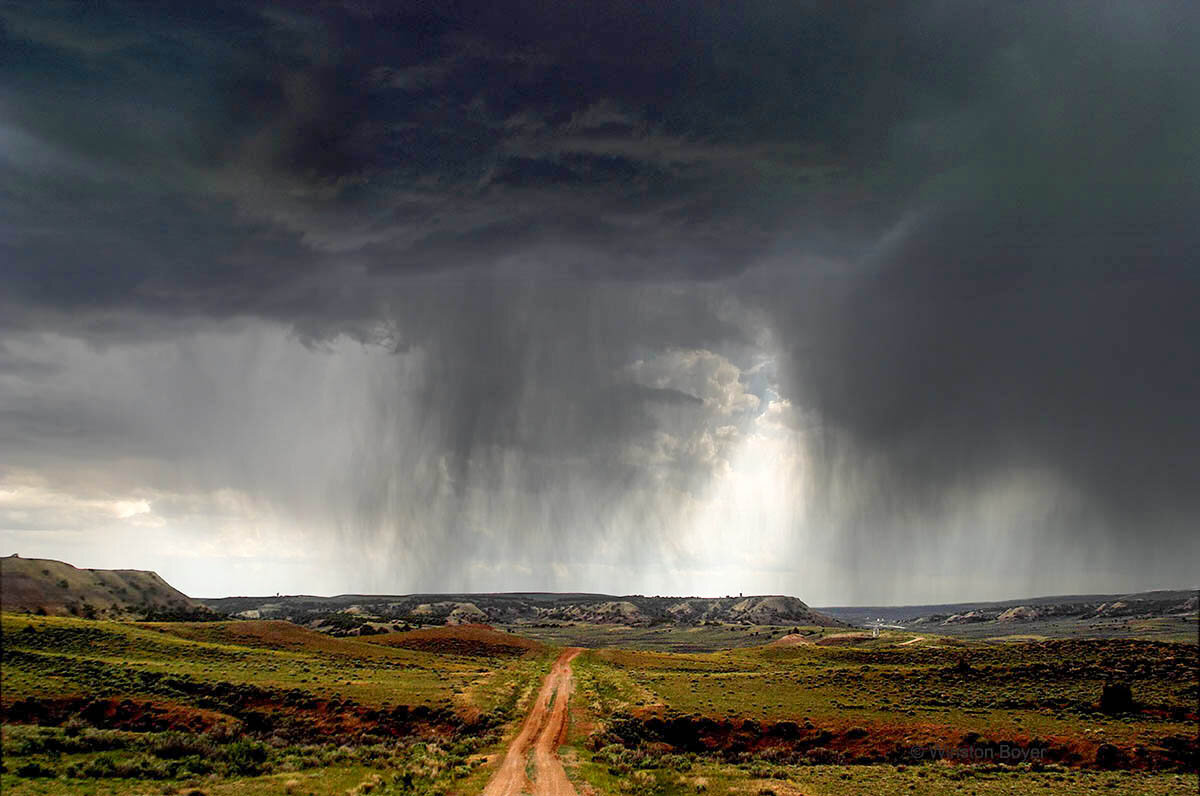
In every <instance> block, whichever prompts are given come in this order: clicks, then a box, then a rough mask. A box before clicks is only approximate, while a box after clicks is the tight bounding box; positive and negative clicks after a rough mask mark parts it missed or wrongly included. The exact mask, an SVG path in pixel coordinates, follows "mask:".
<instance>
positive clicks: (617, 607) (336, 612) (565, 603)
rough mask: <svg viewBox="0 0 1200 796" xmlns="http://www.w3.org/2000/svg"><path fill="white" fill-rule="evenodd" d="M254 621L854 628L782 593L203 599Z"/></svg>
mask: <svg viewBox="0 0 1200 796" xmlns="http://www.w3.org/2000/svg"><path fill="white" fill-rule="evenodd" d="M203 602H204V603H205V604H206V605H208V606H209V607H210V608H213V609H214V610H216V611H219V612H222V613H226V614H230V615H232V616H238V617H244V618H248V619H288V620H290V621H292V622H296V623H298V624H305V625H308V626H310V627H312V628H314V629H318V630H322V631H324V632H328V633H332V634H334V635H362V634H364V628H366V631H365V634H366V635H369V634H371V633H373V632H376V631H378V630H387V629H394V627H395V625H396V624H397V623H402V624H404V625H423V626H430V625H462V624H472V625H474V624H487V625H497V626H500V625H518V624H526V625H529V624H533V625H552V624H572V623H577V624H589V625H620V626H626V627H651V626H659V625H672V626H696V627H699V626H703V625H706V624H742V625H805V626H813V625H816V626H821V627H848V625H847V624H845V623H844V622H840V621H838V620H836V619H833V618H832V617H829V616H826V615H824V614H822V613H820V612H817V611H814V610H813V609H811V608H809V607H808V605H807V604H805V603H804V602H803V601H802V600H799V599H797V598H795V597H787V596H782V595H764V596H752V597H647V596H644V595H640V594H637V595H626V596H622V597H616V596H613V595H608V594H570V593H567V594H553V593H544V592H542V593H509V594H457V595H447V594H442V595H431V594H413V595H379V596H370V595H362V594H356V595H343V596H340V597H308V596H295V597H282V598H281V597H226V598H219V599H206V600H204V601H203Z"/></svg>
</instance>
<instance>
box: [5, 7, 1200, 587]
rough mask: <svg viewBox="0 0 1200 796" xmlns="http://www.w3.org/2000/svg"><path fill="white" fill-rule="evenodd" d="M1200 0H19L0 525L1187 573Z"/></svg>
mask: <svg viewBox="0 0 1200 796" xmlns="http://www.w3.org/2000/svg"><path fill="white" fill-rule="evenodd" d="M1198 22H1200V12H1198V10H1197V7H1196V6H1195V4H1192V3H1186V2H1180V3H1156V4H1153V5H1141V6H1137V7H1136V8H1134V7H1130V6H1113V5H1111V4H1095V5H1091V4H1071V5H1069V6H1053V7H1051V6H1032V7H1017V6H1009V5H997V4H992V3H940V2H915V3H892V4H883V5H881V6H879V7H877V8H873V9H866V8H848V7H846V6H845V4H842V3H808V4H800V3H797V4H790V5H789V4H784V5H782V6H779V5H776V4H767V3H756V2H750V3H739V4H733V5H718V6H715V7H714V6H703V5H700V4H691V3H656V4H651V5H649V6H646V7H643V6H631V5H628V4H618V3H612V2H603V3H601V2H597V3H581V4H564V5H562V6H561V7H556V6H553V5H551V6H549V7H547V6H545V5H540V4H525V3H515V2H514V3H500V4H498V5H495V6H494V7H488V8H484V7H483V6H479V7H473V6H472V5H471V4H467V5H464V6H458V5H455V4H443V5H442V6H439V7H437V8H435V9H430V8H428V7H426V6H424V5H421V4H408V3H380V4H375V3H371V2H366V3H361V2H358V3H344V4H339V3H321V4H311V5H309V4H306V5H298V4H262V5H260V4H245V3H241V4H228V5H226V4H213V3H201V4H196V5H193V6H189V7H187V8H182V7H175V6H172V7H171V8H170V10H169V13H168V12H167V9H166V8H165V7H164V8H148V7H144V6H134V5H129V6H125V5H122V4H120V3H117V4H110V5H105V6H90V5H89V6H76V5H74V4H67V3H62V4H60V3H53V2H48V3H28V4H24V3H16V4H9V5H5V6H4V7H3V8H0V545H2V547H3V548H4V549H3V550H0V553H10V552H19V553H20V554H22V555H27V556H46V557H52V558H59V559H64V560H67V561H69V562H71V563H75V564H77V565H81V566H109V567H139V568H142V567H144V568H152V569H155V570H157V571H158V572H160V574H162V575H163V576H164V577H166V578H167V579H168V580H169V581H171V582H172V583H173V584H175V585H177V586H179V587H180V588H182V589H183V590H184V591H185V592H188V593H189V594H193V595H203V596H217V595H223V594H231V593H260V594H261V593H273V592H276V591H283V592H292V593H295V592H308V593H325V594H328V593H338V592H416V591H463V590H477V591H491V590H531V589H546V590H562V591H602V592H613V593H635V592H643V593H661V594H685V593H687V594H692V593H694V594H704V595H712V594H725V593H731V592H732V593H736V592H745V593H786V594H794V595H796V596H798V597H801V598H802V599H805V600H807V601H809V602H811V603H814V604H833V603H853V602H857V603H881V602H906V603H919V602H933V601H943V600H964V599H988V598H1003V597H1010V596H1022V595H1030V594H1034V593H1041V594H1045V593H1069V592H1108V591H1123V590H1134V589H1143V588H1154V587H1179V586H1181V585H1186V584H1187V583H1189V582H1190V581H1191V580H1192V579H1193V578H1194V572H1195V570H1196V569H1197V565H1198V564H1200V538H1198V534H1197V533H1196V527H1197V522H1196V521H1197V518H1198V517H1200V497H1198V496H1200V480H1198V479H1200V468H1197V467H1196V466H1195V451H1196V450H1197V449H1200V418H1198V415H1197V413H1196V411H1195V407H1196V406H1197V405H1200V375H1198V374H1200V363H1198V362H1197V359H1198V357H1197V355H1196V340H1197V339H1200V328H1198V326H1200V324H1198V323H1197V320H1196V319H1197V316H1198V313H1197V312H1196V310H1195V307H1196V306H1197V299H1200V261H1198V259H1197V257H1198V255H1197V252H1200V232H1198V228H1197V225H1196V224H1195V218H1197V217H1200V143H1198V141H1200V139H1197V137H1196V136H1195V130H1196V129H1197V128H1198V127H1200V100H1198V99H1197V98H1198V97H1200V90H1197V89H1198V87H1197V85H1196V82H1197V81H1196V78H1195V75H1196V74H1200V51H1198V50H1197V49H1196V48H1195V47H1194V46H1193V42H1194V41H1195V39H1196V35H1197V33H1200V24H1198Z"/></svg>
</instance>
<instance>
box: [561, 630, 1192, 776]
mask: <svg viewBox="0 0 1200 796" xmlns="http://www.w3.org/2000/svg"><path fill="white" fill-rule="evenodd" d="M916 638H918V637H916V636H913V635H911V634H885V635H884V636H882V637H881V638H879V639H877V640H864V639H855V638H850V639H846V640H845V641H846V643H847V646H839V645H838V642H839V641H841V640H838V639H827V641H826V642H825V644H826V645H824V646H823V645H818V644H798V645H794V646H786V647H779V646H776V647H770V646H767V647H754V648H743V649H730V650H723V651H717V652H711V653H690V654H678V653H663V652H655V651H647V650H629V649H599V650H591V651H589V652H587V653H585V654H584V655H583V656H581V657H580V658H579V659H577V661H576V664H575V671H576V679H577V683H578V686H577V689H576V693H575V697H574V705H573V712H574V715H573V728H574V729H573V732H572V735H571V737H570V739H569V741H570V742H571V744H572V747H573V749H574V755H573V759H574V761H575V767H574V769H573V772H574V776H575V777H576V778H577V779H578V783H579V787H580V788H581V792H583V789H586V788H588V787H590V788H592V789H595V790H596V791H598V792H602V793H656V794H691V793H697V792H707V793H730V794H740V793H747V794H776V796H785V795H789V796H790V795H793V794H805V795H806V796H816V795H818V794H824V795H825V796H842V795H843V794H873V795H874V794H892V793H922V794H925V793H928V794H955V796H961V794H966V793H974V794H1014V795H1015V794H1021V795H1022V796H1024V794H1027V793H1029V792H1030V791H1033V792H1044V793H1067V794H1084V793H1122V794H1166V793H1171V794H1174V793H1195V792H1196V788H1197V778H1196V773H1195V772H1196V762H1197V759H1196V726H1197V725H1196V710H1197V699H1198V696H1200V694H1198V686H1197V682H1198V681H1197V675H1198V672H1200V670H1198V668H1197V664H1198V661H1197V647H1196V645H1194V644H1175V643H1156V642H1145V641H1119V640H1034V641H1028V640H1017V641H1008V642H1003V643H981V642H979V643H977V642H963V641H959V640H950V639H945V638H939V637H926V638H921V639H920V640H917V641H914V640H913V639H916ZM905 642H908V643H905ZM1111 680H1120V681H1121V682H1125V683H1128V684H1129V685H1130V686H1131V688H1132V692H1133V695H1134V698H1135V700H1136V701H1137V702H1138V703H1139V704H1138V706H1137V709H1136V710H1133V711H1125V712H1115V713H1106V712H1102V711H1100V710H1099V708H1098V700H1099V698H1100V695H1101V692H1102V690H1103V688H1104V685H1105V683H1106V682H1109V681H1111ZM1110 768H1111V769H1113V770H1108V769H1110Z"/></svg>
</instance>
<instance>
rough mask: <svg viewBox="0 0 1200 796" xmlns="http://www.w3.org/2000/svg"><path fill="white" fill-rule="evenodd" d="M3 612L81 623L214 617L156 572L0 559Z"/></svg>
mask: <svg viewBox="0 0 1200 796" xmlns="http://www.w3.org/2000/svg"><path fill="white" fill-rule="evenodd" d="M0 607H2V608H3V610H4V611H6V612H12V613H30V614H37V615H40V616H78V617H82V618H85V619H98V618H105V619H172V618H196V619H199V618H205V617H207V616H211V614H212V612H211V611H210V610H209V609H208V608H206V607H205V606H204V605H202V604H201V603H199V602H197V601H195V600H193V599H192V598H190V597H188V596H187V595H186V594H184V593H183V592H181V591H179V590H178V589H176V588H174V587H173V586H171V584H169V583H167V582H166V581H165V580H163V579H162V578H161V577H159V575H158V573H156V572H149V571H146V570H139V569H79V568H76V567H73V566H71V565H70V564H67V563H64V562H62V561H54V560H51V559H46V558H20V557H18V556H16V555H12V556H7V557H4V558H0Z"/></svg>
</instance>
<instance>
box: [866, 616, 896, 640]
mask: <svg viewBox="0 0 1200 796" xmlns="http://www.w3.org/2000/svg"><path fill="white" fill-rule="evenodd" d="M867 627H869V628H871V638H879V629H880V628H881V627H886V628H887V629H888V630H904V625H889V624H888V623H886V622H884V621H883V620H882V619H873V620H871V621H870V622H868V623H867Z"/></svg>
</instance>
